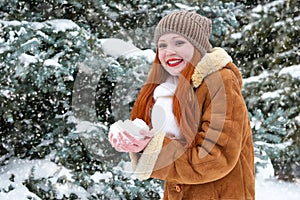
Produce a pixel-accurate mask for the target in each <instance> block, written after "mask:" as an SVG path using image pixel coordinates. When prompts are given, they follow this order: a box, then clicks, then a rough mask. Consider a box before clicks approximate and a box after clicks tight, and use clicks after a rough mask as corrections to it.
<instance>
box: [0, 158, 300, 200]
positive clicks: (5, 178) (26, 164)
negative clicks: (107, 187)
mask: <svg viewBox="0 0 300 200" xmlns="http://www.w3.org/2000/svg"><path fill="white" fill-rule="evenodd" d="M33 167H35V169H38V170H36V171H35V174H34V177H35V178H43V177H44V178H46V179H49V180H51V182H52V183H56V181H57V179H58V178H59V177H62V176H66V177H68V180H72V178H71V174H70V171H69V170H67V169H66V168H64V167H61V166H58V165H56V164H55V163H53V162H51V161H48V160H19V159H14V160H11V161H10V163H9V164H8V165H6V166H4V167H1V168H0V180H1V182H0V199H1V200H26V199H28V198H27V197H29V196H30V197H33V198H35V199H40V198H39V197H37V196H36V195H35V194H33V193H31V192H30V191H29V190H28V189H27V188H26V187H25V186H24V185H23V183H24V181H25V180H26V179H28V177H29V175H30V173H31V169H32V168H33ZM272 173H273V168H272V167H271V165H268V167H266V168H265V169H260V171H259V172H258V174H257V178H256V199H257V200H269V199H270V200H285V199H287V200H299V199H300V182H297V183H287V182H283V181H278V180H277V179H275V178H274V177H272ZM12 174H14V178H12V177H11V175H12ZM99 177H100V178H99ZM103 178H106V179H108V178H109V176H107V174H103V176H101V175H100V176H99V174H98V175H97V176H95V181H97V180H96V179H98V181H99V179H103ZM9 187H13V188H14V189H13V190H11V191H9V192H8V193H7V192H6V191H8V188H9ZM54 187H55V188H56V189H58V191H59V192H60V194H58V197H62V196H63V194H70V193H75V194H76V195H78V197H79V198H81V199H87V196H88V195H89V193H88V192H87V191H86V190H85V189H83V188H81V187H79V186H76V185H75V184H72V183H69V184H58V183H56V184H54Z"/></svg>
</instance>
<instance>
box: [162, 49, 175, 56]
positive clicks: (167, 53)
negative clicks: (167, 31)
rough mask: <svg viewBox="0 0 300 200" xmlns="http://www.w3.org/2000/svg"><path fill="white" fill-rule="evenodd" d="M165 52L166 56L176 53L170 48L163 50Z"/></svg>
mask: <svg viewBox="0 0 300 200" xmlns="http://www.w3.org/2000/svg"><path fill="white" fill-rule="evenodd" d="M165 52H166V55H173V54H176V51H175V50H173V49H171V48H167V49H166V50H165Z"/></svg>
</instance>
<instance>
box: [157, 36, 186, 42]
mask: <svg viewBox="0 0 300 200" xmlns="http://www.w3.org/2000/svg"><path fill="white" fill-rule="evenodd" d="M180 37H182V36H180V35H178V36H174V37H172V38H171V39H176V38H180ZM180 39H181V38H180ZM160 41H163V42H165V40H162V39H159V40H158V41H157V42H160Z"/></svg>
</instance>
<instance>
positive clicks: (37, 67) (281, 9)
mask: <svg viewBox="0 0 300 200" xmlns="http://www.w3.org/2000/svg"><path fill="white" fill-rule="evenodd" d="M299 7H300V5H299V1H296V0H288V1H270V2H269V1H264V2H261V1H251V2H249V1H234V3H233V2H232V1H230V2H229V1H217V0H214V1H209V2H202V1H184V0H182V1H173V0H168V1H159V0H158V1H147V0H138V1H123V0H120V1H106V0H101V1H98V0H92V1H87V0H67V1H62V0H55V1H54V0H50V1H43V0H30V1H24V0H12V1H10V0H3V1H1V2H0V16H1V18H2V20H0V105H1V106H0V107H1V108H0V124H1V126H0V137H1V138H0V166H5V165H7V163H8V162H9V161H10V159H12V158H14V157H18V158H21V159H47V160H50V161H51V162H53V163H55V164H56V165H57V166H60V167H61V168H63V169H67V170H69V173H70V174H71V178H70V176H66V175H57V177H56V176H55V177H42V178H41V177H39V176H38V175H37V173H36V172H37V170H38V169H37V168H33V169H32V171H31V173H30V176H29V177H28V178H26V180H25V182H24V185H25V186H26V188H28V189H29V190H30V191H31V192H32V193H34V194H35V195H36V196H37V197H39V198H41V199H79V198H83V197H84V198H88V199H159V197H160V195H161V192H162V184H161V182H160V181H158V180H147V181H138V180H136V179H134V178H133V177H130V176H128V174H126V173H125V174H124V168H125V169H126V168H127V167H128V166H127V165H129V163H128V157H127V155H126V154H122V153H116V152H115V151H114V150H113V149H112V147H111V146H110V145H109V143H108V139H107V132H108V126H109V125H110V124H111V123H113V122H115V121H116V120H119V119H123V120H124V119H128V118H129V113H130V110H131V107H132V105H133V102H134V99H135V97H136V95H137V93H138V90H139V88H140V87H141V86H142V84H143V83H144V81H145V78H146V76H147V73H148V70H149V67H150V64H151V63H150V62H149V61H147V59H146V58H145V57H142V56H138V57H134V58H132V57H130V58H128V57H126V56H123V57H122V56H121V57H118V58H115V57H112V56H110V55H105V54H104V53H103V51H102V49H101V40H99V39H101V38H109V37H117V38H120V39H123V40H125V41H132V42H133V43H134V44H135V45H136V46H137V47H139V48H140V49H152V50H154V49H155V47H154V44H153V39H152V37H153V28H154V26H155V24H156V23H157V22H158V20H159V19H161V18H162V17H163V16H164V15H165V14H167V13H168V12H170V11H172V10H177V9H189V10H192V11H195V12H197V13H200V14H203V15H205V16H208V17H210V18H212V20H213V36H212V38H211V42H212V44H213V45H214V46H222V47H225V48H226V49H227V50H228V51H229V53H230V55H231V56H232V57H233V59H234V62H235V63H236V64H237V66H238V67H239V68H240V69H241V71H242V74H243V76H244V78H245V82H244V90H243V95H244V97H245V99H246V103H247V106H248V108H249V115H250V117H251V123H252V125H253V134H254V136H253V137H254V141H255V153H256V157H258V158H260V159H261V160H260V162H257V163H256V164H257V166H259V165H264V164H265V163H266V162H267V160H268V159H270V160H271V162H272V164H273V167H274V169H275V175H277V176H278V178H280V179H284V180H289V181H294V180H295V179H296V178H299V177H300V174H299V171H300V170H299V169H300V138H299V134H300V133H299V130H300V120H299V113H300V110H299V109H300V108H299V102H300V101H299V96H300V94H299V91H300V90H299V82H300V80H299V76H298V77H296V76H293V74H292V72H287V71H285V69H288V68H289V67H291V66H297V65H299V63H300V61H299V44H300V41H299V36H298V35H299V27H300V20H299ZM58 19H64V20H58ZM58 24H60V25H61V26H58ZM254 78H256V79H254ZM99 174H101V175H106V178H103V177H101V176H100V178H99V177H97V175H99ZM15 179H16V177H15V175H14V174H12V175H11V177H10V181H11V183H13V182H14V181H15ZM59 187H69V188H72V190H73V191H64V192H61V191H60V190H59ZM14 189H15V188H14V184H11V185H9V186H8V187H7V188H0V192H5V193H9V192H10V191H13V190H14ZM76 191H82V193H80V194H79V193H77V192H76ZM80 195H82V196H80ZM33 198H34V197H33Z"/></svg>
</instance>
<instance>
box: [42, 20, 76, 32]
mask: <svg viewBox="0 0 300 200" xmlns="http://www.w3.org/2000/svg"><path fill="white" fill-rule="evenodd" d="M45 23H46V24H50V25H51V26H52V27H54V32H60V31H61V32H65V31H66V30H72V29H76V30H79V29H80V27H79V26H78V25H77V24H75V23H74V22H73V21H71V20H68V19H53V20H48V21H46V22H45Z"/></svg>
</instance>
